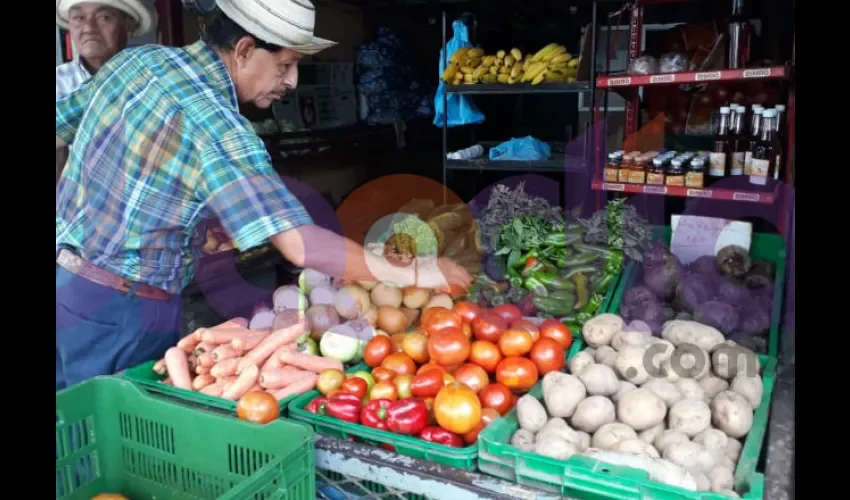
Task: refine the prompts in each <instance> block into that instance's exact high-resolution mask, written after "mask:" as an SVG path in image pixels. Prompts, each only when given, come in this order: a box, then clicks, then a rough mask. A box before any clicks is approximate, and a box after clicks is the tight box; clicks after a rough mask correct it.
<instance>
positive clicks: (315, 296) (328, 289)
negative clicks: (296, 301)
mask: <svg viewBox="0 0 850 500" xmlns="http://www.w3.org/2000/svg"><path fill="white" fill-rule="evenodd" d="M336 293H337V292H336V290H335V289H334V288H333V287H332V286H330V285H318V286H315V287H313V290H312V291H311V292H310V305H311V306H315V305H331V306H332V305H333V303H334V298H335V297H336Z"/></svg>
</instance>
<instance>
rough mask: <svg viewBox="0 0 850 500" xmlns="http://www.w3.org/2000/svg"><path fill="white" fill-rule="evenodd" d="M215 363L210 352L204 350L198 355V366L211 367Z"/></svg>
mask: <svg viewBox="0 0 850 500" xmlns="http://www.w3.org/2000/svg"><path fill="white" fill-rule="evenodd" d="M214 364H215V361H213V359H212V352H205V353H202V354H199V355H198V366H204V367H207V368H211V367H212V366H213V365H214Z"/></svg>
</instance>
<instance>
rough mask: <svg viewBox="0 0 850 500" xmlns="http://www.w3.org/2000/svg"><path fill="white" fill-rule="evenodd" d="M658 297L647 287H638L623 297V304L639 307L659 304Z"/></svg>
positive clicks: (631, 289) (630, 289)
mask: <svg viewBox="0 0 850 500" xmlns="http://www.w3.org/2000/svg"><path fill="white" fill-rule="evenodd" d="M657 301H658V297H657V296H656V295H655V293H653V291H652V290H650V289H649V288H648V287H647V286H645V285H638V286H635V287H632V288H629V289H628V290H626V293H625V295H623V303H624V304H628V305H638V304H643V303H645V302H657Z"/></svg>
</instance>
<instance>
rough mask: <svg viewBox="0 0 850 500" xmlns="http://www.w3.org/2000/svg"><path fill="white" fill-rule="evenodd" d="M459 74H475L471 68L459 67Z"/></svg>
mask: <svg viewBox="0 0 850 500" xmlns="http://www.w3.org/2000/svg"><path fill="white" fill-rule="evenodd" d="M460 72H461V73H463V74H464V75H471V74H472V73H474V72H475V69H474V68H472V67H471V66H461V67H460Z"/></svg>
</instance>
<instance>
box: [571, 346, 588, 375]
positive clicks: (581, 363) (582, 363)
mask: <svg viewBox="0 0 850 500" xmlns="http://www.w3.org/2000/svg"><path fill="white" fill-rule="evenodd" d="M592 364H594V361H593V356H591V355H590V354H588V353H586V352H584V351H581V352H580V353H578V354H576V355H575V356H573V359H571V360H570V364H569V368H570V373H572V374H573V375H578V374H579V373H581V372H582V371H584V370H585V369H586V368H587V367H588V366H590V365H592Z"/></svg>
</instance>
